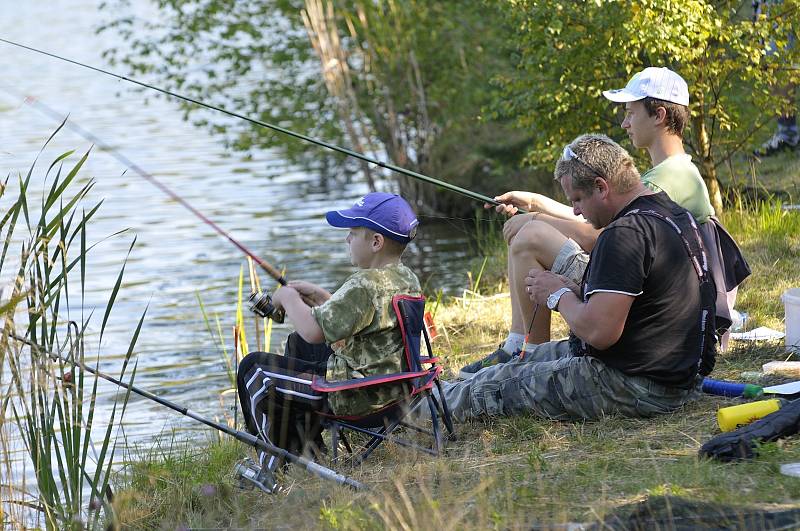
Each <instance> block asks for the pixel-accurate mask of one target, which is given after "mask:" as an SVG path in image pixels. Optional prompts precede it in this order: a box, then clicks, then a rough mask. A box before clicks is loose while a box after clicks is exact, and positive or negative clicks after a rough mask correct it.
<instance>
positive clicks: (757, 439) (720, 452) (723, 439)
mask: <svg viewBox="0 0 800 531" xmlns="http://www.w3.org/2000/svg"><path fill="white" fill-rule="evenodd" d="M798 431H800V400H793V401H792V402H789V403H788V404H787V405H785V406H783V407H782V408H781V409H779V410H778V411H775V412H774V413H770V414H769V415H767V416H766V417H764V418H762V419H759V420H757V421H755V422H753V423H752V424H748V425H747V426H743V427H741V428H739V429H738V430H734V431H732V432H728V433H722V434H720V435H717V436H716V437H714V438H713V439H711V440H710V441H708V442H707V443H705V444H704V445H703V446H702V447H701V448H700V456H701V457H710V458H712V459H719V460H720V461H736V460H739V459H752V458H753V457H756V456H757V455H758V445H759V443H764V442H770V441H775V440H777V439H780V438H782V437H788V436H789V435H794V434H795V433H797V432H798Z"/></svg>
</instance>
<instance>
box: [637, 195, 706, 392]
mask: <svg viewBox="0 0 800 531" xmlns="http://www.w3.org/2000/svg"><path fill="white" fill-rule="evenodd" d="M624 215H625V216H631V215H641V216H652V217H654V218H657V219H660V220H661V221H663V222H664V223H666V224H667V225H668V226H669V227H671V228H672V229H673V230H674V231H675V232H676V233H677V234H678V236H679V237H680V238H681V241H683V246H684V248H685V249H686V253H687V254H688V255H689V260H690V261H691V263H692V265H693V266H694V270H695V273H696V274H697V278H698V279H699V280H700V303H701V305H702V312H701V315H700V360H699V361H698V372H699V373H700V374H701V375H702V376H707V375H708V374H710V373H711V371H712V370H713V369H714V365H715V364H716V361H717V347H716V345H717V335H716V330H715V327H714V322H715V321H716V311H717V310H716V288H715V286H714V282H713V280H712V278H711V273H710V271H709V266H708V255H707V253H706V249H705V246H704V245H703V240H702V237H701V236H700V229H699V228H698V227H697V221H695V219H694V217H692V215H691V213H689V211H687V210H684V209H680V210H676V211H674V212H670V211H666V209H664V211H662V212H659V211H658V210H654V209H652V208H648V209H640V208H636V209H633V210H630V211H628V212H626V213H625V214H624Z"/></svg>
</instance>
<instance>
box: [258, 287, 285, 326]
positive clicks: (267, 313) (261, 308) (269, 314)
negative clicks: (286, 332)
mask: <svg viewBox="0 0 800 531" xmlns="http://www.w3.org/2000/svg"><path fill="white" fill-rule="evenodd" d="M250 311H251V312H253V313H254V314H256V315H258V316H260V317H264V318H265V319H272V320H273V321H274V322H276V323H278V324H280V323H282V322H283V319H284V318H285V317H286V313H285V312H284V311H283V310H276V309H275V305H274V304H272V296H271V295H270V294H269V293H267V292H266V291H257V292H254V293H252V294H251V295H250Z"/></svg>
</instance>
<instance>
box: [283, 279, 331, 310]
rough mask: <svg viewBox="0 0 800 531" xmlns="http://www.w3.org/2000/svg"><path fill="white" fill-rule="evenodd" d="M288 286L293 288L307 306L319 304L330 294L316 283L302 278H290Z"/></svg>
mask: <svg viewBox="0 0 800 531" xmlns="http://www.w3.org/2000/svg"><path fill="white" fill-rule="evenodd" d="M288 287H290V288H293V289H294V290H295V291H297V293H298V294H299V295H300V298H301V299H303V302H305V303H306V304H308V305H309V306H319V305H320V304H322V303H324V302H325V301H326V300H328V299H330V298H331V294H330V293H328V292H327V291H326V290H324V289H322V288H321V287H319V286H317V285H316V284H312V283H311V282H304V281H302V280H292V281H291V282H289V285H288Z"/></svg>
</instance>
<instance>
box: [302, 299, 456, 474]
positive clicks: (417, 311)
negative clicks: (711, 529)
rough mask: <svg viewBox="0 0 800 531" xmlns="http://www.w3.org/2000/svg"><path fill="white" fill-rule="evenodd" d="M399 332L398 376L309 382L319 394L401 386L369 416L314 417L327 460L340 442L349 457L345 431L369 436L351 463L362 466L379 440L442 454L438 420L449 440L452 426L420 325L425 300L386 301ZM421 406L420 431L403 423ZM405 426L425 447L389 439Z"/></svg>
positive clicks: (436, 367) (324, 414) (327, 414)
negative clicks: (402, 391) (326, 439)
mask: <svg viewBox="0 0 800 531" xmlns="http://www.w3.org/2000/svg"><path fill="white" fill-rule="evenodd" d="M392 307H393V308H394V311H395V314H396V315H397V320H398V322H399V324H400V332H401V335H402V338H403V345H404V349H403V353H404V359H403V369H404V371H403V372H399V373H394V374H382V375H378V376H371V377H367V378H355V379H352V380H346V381H338V382H328V381H325V379H324V378H322V377H315V378H314V380H313V382H312V384H311V388H312V389H313V390H315V391H317V392H319V393H322V394H330V393H336V392H340V391H346V390H350V389H364V388H372V389H375V388H378V387H380V386H383V385H387V384H397V383H403V384H406V386H407V391H408V393H407V395H406V397H405V398H402V399H399V400H397V401H395V402H392V403H390V404H388V405H386V406H384V407H382V408H381V409H379V410H377V411H375V412H373V413H370V414H369V415H361V416H353V415H335V414H333V413H331V412H320V413H319V415H320V416H322V417H323V418H324V419H325V420H324V421H323V425H324V426H325V427H327V428H328V429H330V430H331V434H332V441H331V446H332V448H333V460H334V461H336V460H337V458H338V447H339V441H340V439H341V441H342V443H343V445H344V446H345V448H346V449H347V450H348V451H350V452H352V450H351V448H350V444H349V442H348V440H347V437H346V436H345V432H346V431H347V430H350V431H354V432H358V433H363V434H366V435H368V436H370V438H371V439H370V441H369V442H368V443H367V445H366V447H365V449H364V451H363V452H362V453H361V454H360V455H359V456H358V457H357V462H359V463H360V462H362V461H364V460H365V459H366V458H367V457H368V456H369V455H370V454H371V453H372V452H373V451H374V450H375V449H376V448H377V447H378V446H379V445H380V444H381V443H382V442H383V441H387V440H388V441H391V442H394V443H397V444H399V445H401V446H406V447H409V448H415V449H417V450H421V451H423V452H426V453H429V454H431V455H434V456H435V455H439V453H440V452H441V451H442V449H443V437H442V430H441V428H440V426H439V420H440V418H441V421H442V423H443V424H444V427H445V429H446V430H447V432H448V435H449V436H451V437H452V436H453V433H454V432H453V421H452V418H451V416H450V410H449V408H448V406H447V401H446V400H445V398H444V394H443V393H442V387H441V383H440V382H439V374H440V373H441V372H442V368H441V366H439V365H437V362H438V361H439V360H438V358H435V357H434V356H433V352H432V350H431V342H430V337H429V336H428V331H427V329H426V327H425V323H424V314H425V298H424V297H412V296H408V295H396V296H394V297H393V298H392ZM422 339H424V340H425V347H426V349H427V356H421V355H420V347H421V341H422ZM434 385H435V386H436V387H437V388H438V390H439V399H438V400H437V398H436V397H435V396H434V394H433V393H432V392H431V391H432V388H433V386H434ZM426 404H427V407H428V409H429V411H430V419H431V427H430V429H427V428H422V427H420V426H418V425H416V424H413V423H410V422H406V419H407V418H408V416H409V413H410V412H412V411H414V410H415V409H417V408H418V407H425V405H426ZM400 426H402V427H405V428H407V429H411V430H414V431H417V432H419V433H423V434H426V435H429V436H430V437H431V438H432V441H431V444H430V446H429V447H425V446H420V445H418V444H415V443H413V442H411V441H409V440H406V439H403V438H401V437H398V436H396V435H395V434H394V432H395V430H396V429H397V428H398V427H400Z"/></svg>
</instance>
